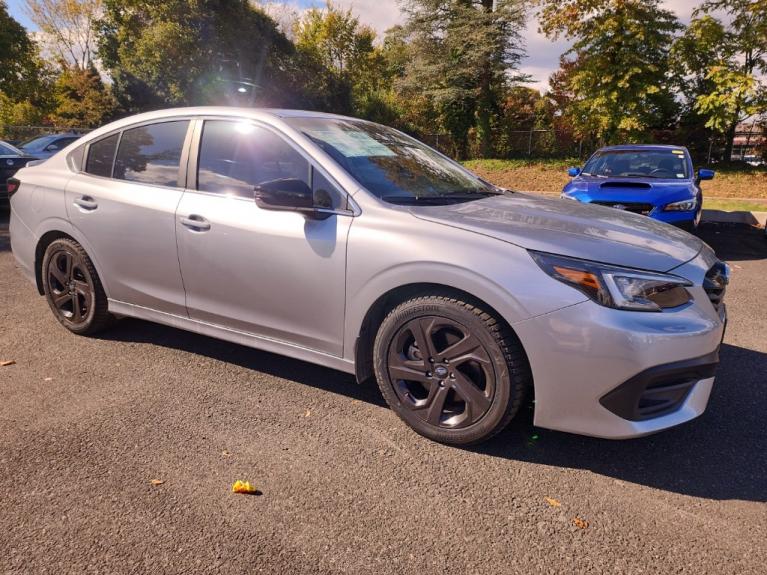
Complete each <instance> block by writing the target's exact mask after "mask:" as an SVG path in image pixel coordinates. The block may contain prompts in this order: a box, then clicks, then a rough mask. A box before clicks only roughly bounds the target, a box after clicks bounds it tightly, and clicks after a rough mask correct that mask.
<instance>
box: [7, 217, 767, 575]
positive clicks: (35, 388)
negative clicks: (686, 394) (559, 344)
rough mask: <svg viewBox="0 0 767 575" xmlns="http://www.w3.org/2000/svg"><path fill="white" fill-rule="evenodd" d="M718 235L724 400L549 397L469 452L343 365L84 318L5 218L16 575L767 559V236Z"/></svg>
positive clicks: (490, 570) (575, 566) (747, 565)
mask: <svg viewBox="0 0 767 575" xmlns="http://www.w3.org/2000/svg"><path fill="white" fill-rule="evenodd" d="M701 235H702V236H703V237H704V239H705V240H706V241H708V242H709V243H710V244H711V245H712V246H713V247H714V248H715V249H716V250H717V251H718V253H719V254H720V257H723V258H725V259H726V260H727V261H729V262H730V264H731V265H732V266H733V279H732V284H731V287H730V289H729V292H728V295H727V302H728V306H729V311H730V324H729V327H728V331H727V335H726V338H725V343H724V345H723V347H722V350H721V362H722V363H721V366H720V368H719V372H718V377H717V382H716V385H715V388H714V392H713V396H712V398H711V402H710V404H709V408H708V410H707V411H706V413H705V414H704V415H703V416H702V417H700V418H699V419H697V420H695V421H693V422H690V423H688V424H685V425H683V426H681V427H679V428H676V429H674V430H670V431H667V432H664V433H661V434H658V435H655V436H651V437H648V438H644V439H636V440H630V441H605V440H597V439H590V438H586V437H579V436H575V435H569V434H565V433H557V432H553V431H547V430H544V429H537V428H534V427H533V425H532V405H530V404H528V405H526V406H525V407H524V408H523V410H522V412H521V414H520V415H519V416H518V417H517V418H516V419H515V420H514V421H513V422H512V424H511V426H510V427H509V428H508V429H507V430H506V431H505V432H503V433H501V434H500V435H498V436H497V437H496V438H494V439H493V440H492V441H491V442H489V443H487V444H484V445H482V446H480V447H477V448H472V449H458V448H453V447H446V446H442V445H438V444H436V443H432V442H430V441H428V440H426V439H423V438H421V437H419V436H418V435H416V434H414V433H413V432H411V431H410V430H409V429H408V428H406V427H405V426H404V425H403V424H402V423H401V422H400V421H399V420H398V419H397V417H396V416H395V415H394V414H393V413H392V412H391V411H389V410H388V409H387V408H386V407H385V405H384V404H383V402H382V400H381V397H380V395H379V393H378V390H377V389H375V387H372V386H370V387H366V386H358V385H357V384H356V383H355V382H354V380H353V378H351V377H350V376H348V375H344V374H342V373H338V372H334V371H332V370H329V369H325V368H322V367H317V366H314V365H310V364H306V363H302V362H299V361H295V360H291V359H286V358H283V357H279V356H276V355H272V354H268V353H262V352H259V351H254V350H251V349H248V348H245V347H240V346H237V345H233V344H229V343H224V342H220V341H217V340H214V339H209V338H206V337H202V336H199V335H195V334H191V333H185V332H182V331H178V330H174V329H171V328H166V327H161V326H157V325H153V324H150V323H146V322H141V321H135V320H124V321H121V322H120V323H119V324H118V325H117V326H116V327H115V328H114V329H112V330H111V331H109V332H108V333H105V334H104V335H102V336H100V337H94V338H84V337H78V336H75V335H71V334H69V333H68V332H67V331H65V330H64V329H63V328H62V327H60V326H59V324H58V323H57V322H56V321H55V320H54V318H53V317H52V315H51V313H50V311H49V309H48V307H47V305H46V303H45V301H44V299H43V298H42V297H40V296H38V295H37V293H36V291H35V289H34V288H33V286H32V285H30V284H29V283H28V282H27V281H26V280H25V279H24V278H22V276H21V274H20V273H19V272H18V271H17V270H16V269H14V262H13V257H12V255H11V253H10V247H9V242H8V237H7V232H6V231H5V230H4V228H3V226H2V223H0V361H10V360H13V361H15V364H13V365H9V366H5V367H0V573H30V574H43V573H56V574H62V573H78V574H82V573H260V572H263V573H290V574H303V573H351V574H356V573H366V574H388V573H413V574H416V573H417V574H419V575H425V574H431V573H458V574H469V573H471V574H474V573H478V574H479V573H481V574H485V573H486V574H493V575H497V574H501V573H565V572H566V573H590V572H594V573H598V572H610V573H690V574H696V575H698V574H701V573H717V574H728V573H732V574H745V573H762V574H763V573H765V570H766V569H767V567H765V565H767V445H766V443H767V431H765V430H766V429H767V419H765V413H767V337H766V335H767V311H765V310H767V240H765V239H764V237H763V232H762V231H758V230H756V229H754V228H748V227H744V226H722V225H706V226H704V229H703V230H702V231H701ZM595 367H597V368H598V366H595ZM563 384H564V382H563ZM238 479H242V480H248V481H250V482H252V483H253V484H255V486H256V487H257V488H258V490H259V492H260V494H258V495H252V496H248V495H237V494H233V493H232V492H231V485H232V483H233V482H234V481H235V480H238ZM153 480H157V481H155V483H158V482H162V483H159V484H153ZM547 498H548V500H547Z"/></svg>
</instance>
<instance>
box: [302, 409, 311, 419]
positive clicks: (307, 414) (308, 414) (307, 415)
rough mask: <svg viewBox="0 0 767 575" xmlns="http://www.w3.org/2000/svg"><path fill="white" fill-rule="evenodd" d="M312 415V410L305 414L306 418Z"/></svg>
mask: <svg viewBox="0 0 767 575" xmlns="http://www.w3.org/2000/svg"><path fill="white" fill-rule="evenodd" d="M311 414H312V410H311V409H307V410H306V413H304V417H309V416H310V415H311Z"/></svg>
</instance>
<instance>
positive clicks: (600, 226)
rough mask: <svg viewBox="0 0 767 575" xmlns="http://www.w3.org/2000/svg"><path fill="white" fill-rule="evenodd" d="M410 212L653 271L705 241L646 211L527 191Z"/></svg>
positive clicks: (683, 258)
mask: <svg viewBox="0 0 767 575" xmlns="http://www.w3.org/2000/svg"><path fill="white" fill-rule="evenodd" d="M410 212H411V213H412V214H413V215H414V216H415V217H417V218H420V219H423V220H428V221H431V222H436V223H440V224H444V225H446V226H452V227H455V228H460V229H464V230H468V231H472V232H476V233H479V234H483V235H486V236H491V237H495V238H498V239H499V240H503V241H506V242H509V243H512V244H515V245H517V246H520V247H523V248H525V249H531V250H537V251H542V252H549V253H555V254H560V255H565V256H571V257H576V258H583V259H588V260H593V261H598V262H603V263H608V264H614V265H621V266H627V267H633V268H638V269H645V270H653V271H668V270H671V269H673V268H675V267H677V266H679V265H681V264H683V263H685V262H687V261H689V260H691V259H693V258H694V257H695V256H696V255H697V254H698V253H699V252H700V251H701V249H702V248H703V246H704V245H705V244H704V243H703V242H702V241H701V240H699V239H698V238H696V237H695V236H693V235H691V234H688V233H687V232H685V231H682V230H680V229H678V228H675V227H673V226H670V225H668V224H664V223H661V222H657V221H655V220H653V219H651V218H648V217H645V216H640V215H637V214H631V213H626V212H623V211H620V210H615V209H613V208H606V207H601V206H591V205H588V204H582V203H580V202H575V201H573V200H562V199H554V198H546V197H543V196H534V195H529V194H522V193H514V194H504V195H499V196H491V197H488V198H483V199H481V200H475V201H472V202H465V203H461V204H451V205H446V206H418V207H413V208H410Z"/></svg>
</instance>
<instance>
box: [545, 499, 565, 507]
mask: <svg viewBox="0 0 767 575" xmlns="http://www.w3.org/2000/svg"><path fill="white" fill-rule="evenodd" d="M546 503H548V504H549V505H551V506H552V507H562V504H561V503H560V502H559V501H557V500H556V499H552V498H551V497H546Z"/></svg>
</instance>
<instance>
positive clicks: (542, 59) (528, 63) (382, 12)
mask: <svg viewBox="0 0 767 575" xmlns="http://www.w3.org/2000/svg"><path fill="white" fill-rule="evenodd" d="M6 2H7V4H8V11H9V12H10V14H11V16H13V17H14V18H15V19H16V20H18V21H19V22H20V23H21V24H23V25H24V26H26V27H27V28H28V29H30V30H33V29H34V25H33V24H32V23H31V22H30V21H29V18H27V16H26V14H25V13H24V6H25V4H26V2H25V0H6ZM700 2H701V0H665V1H664V2H663V5H664V7H665V8H667V9H669V10H672V11H673V12H675V13H676V15H677V17H678V18H679V19H680V20H681V21H682V22H684V23H686V22H688V21H689V20H690V15H691V13H692V11H693V9H694V8H695V7H696V6H697V5H699V4H700ZM269 4H270V5H271V6H272V7H273V6H274V5H275V4H285V5H286V8H288V9H293V10H296V11H300V10H302V9H305V8H308V7H311V6H318V7H323V6H324V5H325V2H324V1H321V0H320V1H317V0H289V1H288V2H284V3H279V2H274V1H273V0H272V1H270V2H269ZM333 4H334V5H335V6H337V7H339V8H347V7H351V9H352V11H353V12H354V13H355V14H356V15H357V16H358V17H359V19H360V21H361V22H362V23H364V24H368V25H369V26H371V27H372V28H374V29H375V30H376V31H377V32H378V33H379V34H381V35H382V34H383V32H384V31H385V30H386V29H387V28H390V27H392V26H394V25H395V24H399V23H401V22H402V20H403V17H402V13H401V11H400V9H399V6H398V2H397V0H334V1H333ZM270 11H272V10H270ZM523 37H524V40H525V43H526V49H527V57H526V58H524V60H522V62H521V66H520V72H522V73H524V74H529V75H530V76H531V77H532V79H533V81H532V82H531V83H530V84H528V85H529V86H530V87H533V88H537V89H539V90H541V91H545V90H546V89H547V87H548V77H549V76H550V75H551V73H552V72H554V70H556V69H557V68H558V67H559V57H560V55H561V54H562V53H564V52H565V51H566V50H567V49H568V48H569V43H568V42H567V41H564V40H560V41H558V42H551V41H550V40H548V39H547V38H546V37H545V36H543V35H541V34H539V33H538V22H537V20H536V18H535V15H534V14H531V15H530V17H529V18H528V22H527V29H526V31H525V33H524V34H523Z"/></svg>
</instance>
